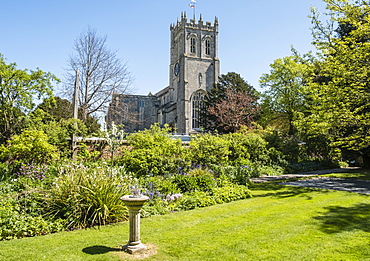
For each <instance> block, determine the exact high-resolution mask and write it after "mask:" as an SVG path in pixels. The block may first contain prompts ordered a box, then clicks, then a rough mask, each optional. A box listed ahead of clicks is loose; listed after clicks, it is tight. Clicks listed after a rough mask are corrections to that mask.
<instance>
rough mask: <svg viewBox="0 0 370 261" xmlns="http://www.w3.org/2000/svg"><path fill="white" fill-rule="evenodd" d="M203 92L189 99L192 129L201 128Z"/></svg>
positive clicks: (196, 93)
mask: <svg viewBox="0 0 370 261" xmlns="http://www.w3.org/2000/svg"><path fill="white" fill-rule="evenodd" d="M204 98H205V96H204V92H202V91H197V92H195V93H194V94H193V97H192V99H191V105H192V128H193V129H200V128H201V127H203V126H202V125H203V123H204V122H203V119H202V114H201V112H202V110H203V109H204V103H203V101H204Z"/></svg>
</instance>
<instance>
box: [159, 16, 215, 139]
mask: <svg viewBox="0 0 370 261" xmlns="http://www.w3.org/2000/svg"><path fill="white" fill-rule="evenodd" d="M170 29H171V50H170V52H171V54H170V67H169V70H170V72H169V87H167V88H168V90H167V91H166V94H167V96H168V97H166V98H167V101H166V102H165V103H164V104H163V105H165V104H166V105H171V104H172V105H176V106H172V107H173V108H172V109H173V110H171V108H166V109H167V110H162V111H161V110H160V111H159V117H158V118H159V119H162V120H161V121H160V122H161V123H167V124H170V125H174V127H175V128H176V130H177V132H178V133H192V132H197V131H199V130H200V128H201V123H202V122H201V119H199V110H201V109H202V107H201V102H202V100H203V99H204V95H205V94H206V91H208V90H209V89H210V88H212V87H213V86H214V84H215V83H216V82H217V80H218V77H219V74H220V62H219V60H218V55H217V54H218V20H217V18H216V19H215V22H214V24H213V25H212V24H211V23H210V22H206V23H204V22H203V21H202V18H201V17H200V19H199V21H198V22H196V21H195V20H194V19H190V21H188V20H187V18H186V14H185V13H183V14H182V15H181V21H178V22H177V23H176V24H174V25H171V26H170ZM167 88H166V89H167ZM166 89H164V90H166ZM164 90H162V91H164ZM161 94H162V95H161ZM163 94H164V93H161V92H159V93H158V94H156V95H157V96H158V97H161V96H166V95H163ZM166 98H164V99H166ZM162 99H163V98H162ZM175 107H176V108H175ZM171 111H172V113H171ZM163 117H164V119H163Z"/></svg>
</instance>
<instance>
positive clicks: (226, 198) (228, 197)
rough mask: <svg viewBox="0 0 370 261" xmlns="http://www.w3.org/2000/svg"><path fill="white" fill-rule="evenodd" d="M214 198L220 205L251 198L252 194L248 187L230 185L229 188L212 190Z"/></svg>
mask: <svg viewBox="0 0 370 261" xmlns="http://www.w3.org/2000/svg"><path fill="white" fill-rule="evenodd" d="M212 196H213V198H214V200H215V201H216V202H217V203H218V204H221V203H227V202H231V201H235V200H239V199H246V198H250V197H251V193H250V190H249V189H248V187H247V186H242V185H237V186H236V185H232V184H230V185H229V186H225V187H220V188H214V189H213V190H212Z"/></svg>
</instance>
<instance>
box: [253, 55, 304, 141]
mask: <svg viewBox="0 0 370 261" xmlns="http://www.w3.org/2000/svg"><path fill="white" fill-rule="evenodd" d="M270 67H271V70H270V73H266V74H263V75H262V76H261V78H260V84H261V87H263V88H265V91H264V93H263V94H262V103H261V104H262V110H263V113H262V119H261V121H264V122H269V123H271V122H276V121H278V122H279V125H287V132H288V134H290V135H292V134H294V133H295V130H294V125H293V121H294V119H295V117H296V113H297V112H302V111H303V109H304V106H305V95H304V89H305V86H306V85H307V81H308V80H309V79H310V78H309V77H310V75H311V66H310V65H309V64H307V63H306V62H303V61H302V59H301V58H300V57H299V56H298V55H293V56H288V57H284V58H282V59H280V58H279V59H276V60H275V61H274V63H272V64H271V65H270Z"/></svg>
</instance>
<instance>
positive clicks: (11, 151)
mask: <svg viewBox="0 0 370 261" xmlns="http://www.w3.org/2000/svg"><path fill="white" fill-rule="evenodd" d="M0 151H1V152H0V158H3V159H5V160H6V161H9V162H16V163H18V162H34V163H37V164H38V163H48V162H52V161H54V160H57V159H58V158H59V155H58V150H57V148H56V147H55V146H53V145H51V144H50V143H48V137H47V135H46V134H45V133H44V132H43V131H37V130H24V131H23V132H22V133H21V134H19V135H14V136H13V139H11V140H9V141H8V146H4V145H2V146H1V147H0Z"/></svg>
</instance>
